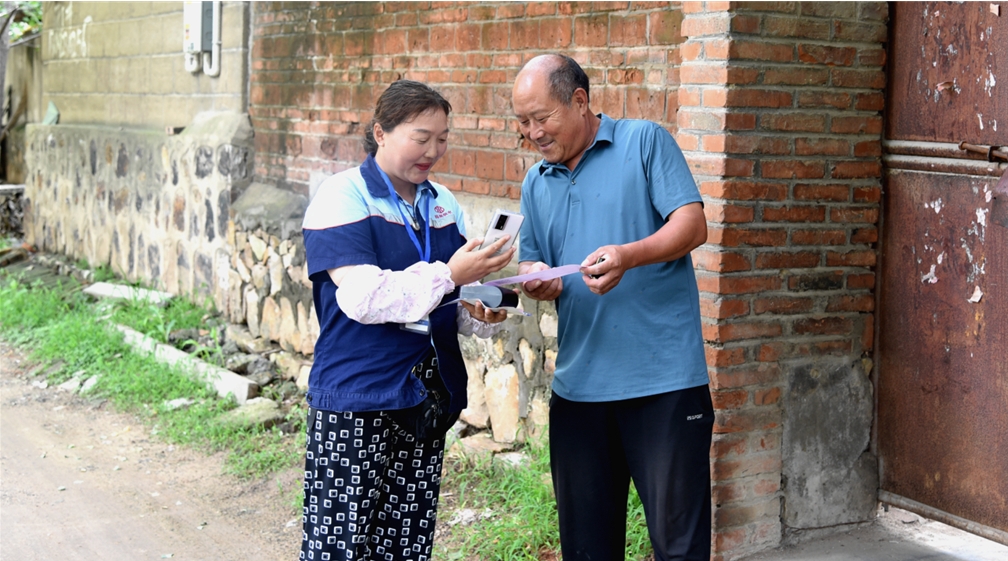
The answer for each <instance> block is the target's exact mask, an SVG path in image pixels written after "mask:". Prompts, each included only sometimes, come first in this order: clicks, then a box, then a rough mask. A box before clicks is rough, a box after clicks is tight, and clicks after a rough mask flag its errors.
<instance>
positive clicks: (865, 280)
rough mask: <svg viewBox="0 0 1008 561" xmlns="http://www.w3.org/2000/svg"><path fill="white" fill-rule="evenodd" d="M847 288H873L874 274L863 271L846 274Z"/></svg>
mask: <svg viewBox="0 0 1008 561" xmlns="http://www.w3.org/2000/svg"><path fill="white" fill-rule="evenodd" d="M847 288H848V289H850V290H857V289H861V288H868V289H874V288H875V274H874V273H864V274H851V275H847Z"/></svg>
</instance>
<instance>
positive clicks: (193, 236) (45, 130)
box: [24, 113, 252, 311]
mask: <svg viewBox="0 0 1008 561" xmlns="http://www.w3.org/2000/svg"><path fill="white" fill-rule="evenodd" d="M251 142H252V129H251V126H250V125H249V122H248V117H247V116H245V115H241V114H236V113H201V114H200V115H198V116H197V118H196V119H194V120H193V122H192V123H191V124H190V125H189V126H188V127H187V128H186V130H185V131H184V132H183V133H182V134H180V135H177V136H166V135H165V133H164V132H161V131H149V130H127V129H123V128H121V127H114V128H112V127H106V128H99V127H94V126H81V125H55V126H44V125H29V126H28V129H27V138H26V147H27V162H28V178H27V181H26V184H25V194H24V207H25V223H24V234H25V239H26V241H27V242H28V243H31V244H33V245H35V246H36V247H37V248H38V249H40V250H43V251H49V252H56V253H63V254H66V255H69V256H71V257H73V258H75V259H84V260H87V261H88V262H89V263H90V264H92V265H94V266H98V265H109V266H110V267H111V269H112V270H113V272H115V273H117V274H119V275H121V276H122V277H123V278H126V279H128V280H131V281H133V280H136V281H143V282H145V283H149V284H150V285H151V286H154V287H156V288H160V289H162V290H166V291H168V292H172V293H174V294H187V295H193V296H196V297H198V298H202V297H213V298H214V300H215V301H216V302H217V303H218V306H221V305H224V306H226V304H227V298H226V297H225V296H226V293H227V292H226V289H227V280H228V274H227V271H228V269H229V262H230V257H231V250H230V247H231V246H233V242H232V241H231V240H232V238H233V237H234V235H235V234H234V228H233V223H232V221H231V196H232V192H233V191H239V190H240V189H241V188H242V187H244V186H246V185H248V184H249V183H250V182H251V179H252V175H251V171H252V170H251V161H250V160H251V152H250V150H251ZM222 309H223V310H225V311H227V308H226V307H224V308H222Z"/></svg>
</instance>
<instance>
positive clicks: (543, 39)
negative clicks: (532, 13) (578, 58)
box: [539, 18, 573, 49]
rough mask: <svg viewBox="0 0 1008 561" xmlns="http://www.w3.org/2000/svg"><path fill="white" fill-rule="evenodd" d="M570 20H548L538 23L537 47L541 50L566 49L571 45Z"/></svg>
mask: <svg viewBox="0 0 1008 561" xmlns="http://www.w3.org/2000/svg"><path fill="white" fill-rule="evenodd" d="M572 27H573V25H572V23H571V19H570V18H549V19H544V20H542V21H540V22H539V47H540V48H542V49H567V48H568V47H570V45H571V40H572V36H571V32H572Z"/></svg>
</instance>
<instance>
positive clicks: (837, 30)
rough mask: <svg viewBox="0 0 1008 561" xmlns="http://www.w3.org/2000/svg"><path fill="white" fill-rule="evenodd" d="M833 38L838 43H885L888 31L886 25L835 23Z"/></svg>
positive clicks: (840, 21)
mask: <svg viewBox="0 0 1008 561" xmlns="http://www.w3.org/2000/svg"><path fill="white" fill-rule="evenodd" d="M833 37H834V39H835V40H836V41H857V42H861V43H884V42H886V40H887V39H888V29H887V27H886V25H885V24H884V23H854V22H848V21H842V20H838V21H834V22H833Z"/></svg>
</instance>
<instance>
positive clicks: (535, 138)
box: [511, 76, 586, 167]
mask: <svg viewBox="0 0 1008 561" xmlns="http://www.w3.org/2000/svg"><path fill="white" fill-rule="evenodd" d="M581 91H582V90H578V92H581ZM511 104H512V106H513V107H514V112H515V116H516V117H518V127H519V129H520V130H521V133H522V135H523V136H524V137H525V138H527V139H528V140H529V142H531V143H532V144H533V145H535V147H536V148H537V149H538V150H539V152H540V153H541V154H542V155H543V158H545V159H546V161H547V162H550V163H567V162H569V161H571V160H573V159H575V158H577V157H578V156H580V155H581V153H582V152H583V151H584V149H585V146H586V142H585V138H584V129H585V120H584V117H583V115H582V111H581V104H580V96H578V95H577V93H575V98H574V99H573V100H571V104H570V105H569V106H568V105H564V104H563V103H560V102H559V101H557V100H555V99H553V98H552V97H550V94H549V86H548V84H547V83H546V80H544V79H542V78H541V77H538V76H536V77H532V78H529V79H527V78H523V77H519V79H518V81H516V83H515V86H514V90H513V91H512V95H511ZM568 167H569V166H568Z"/></svg>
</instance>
